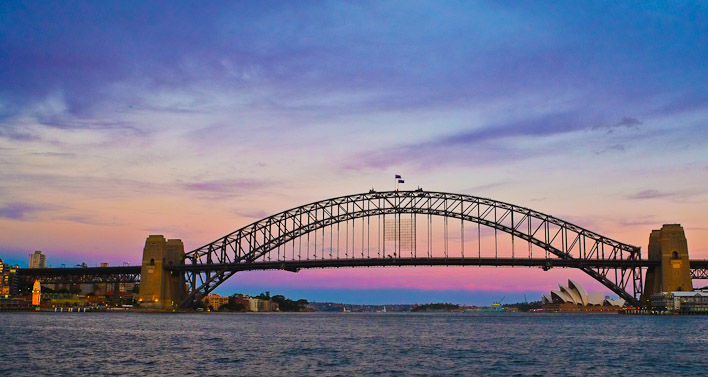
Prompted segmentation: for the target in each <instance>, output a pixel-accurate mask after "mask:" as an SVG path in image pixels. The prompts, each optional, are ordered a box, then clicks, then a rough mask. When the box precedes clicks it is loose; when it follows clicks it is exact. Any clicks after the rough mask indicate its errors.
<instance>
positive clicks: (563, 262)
mask: <svg viewBox="0 0 708 377" xmlns="http://www.w3.org/2000/svg"><path fill="white" fill-rule="evenodd" d="M690 264H691V269H692V270H704V271H708V260H706V259H699V260H691V261H690ZM658 265H659V262H658V261H650V260H646V259H643V260H619V259H618V260H596V259H595V260H594V259H590V260H587V259H586V260H579V259H546V258H533V259H528V258H525V259H522V258H363V259H310V260H299V261H270V262H253V263H233V264H196V265H192V264H183V265H178V266H169V267H166V268H165V269H166V270H170V271H183V272H187V271H190V272H213V271H224V270H228V271H256V270H287V271H297V270H300V269H306V268H337V267H386V266H496V267H513V266H518V267H549V268H550V267H574V268H578V267H590V268H603V267H608V268H632V267H650V266H658ZM140 269H141V266H115V267H60V268H32V269H29V268H20V269H17V276H19V277H22V276H42V277H67V276H94V277H98V278H100V277H106V278H107V277H111V276H119V275H122V276H126V277H129V276H131V275H139V274H140Z"/></svg>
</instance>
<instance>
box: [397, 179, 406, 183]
mask: <svg viewBox="0 0 708 377" xmlns="http://www.w3.org/2000/svg"><path fill="white" fill-rule="evenodd" d="M398 183H406V182H405V181H404V180H402V179H399V180H398Z"/></svg>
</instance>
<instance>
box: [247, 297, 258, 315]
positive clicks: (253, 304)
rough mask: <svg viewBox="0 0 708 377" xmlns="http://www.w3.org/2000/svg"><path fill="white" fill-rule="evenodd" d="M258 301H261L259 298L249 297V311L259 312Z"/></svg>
mask: <svg viewBox="0 0 708 377" xmlns="http://www.w3.org/2000/svg"><path fill="white" fill-rule="evenodd" d="M258 301H260V300H259V299H257V298H253V297H249V298H248V311H249V312H257V311H258Z"/></svg>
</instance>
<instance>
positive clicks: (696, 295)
mask: <svg viewBox="0 0 708 377" xmlns="http://www.w3.org/2000/svg"><path fill="white" fill-rule="evenodd" d="M651 306H652V308H653V309H654V310H658V311H667V312H674V313H680V314H708V290H697V291H690V292H684V291H676V292H661V293H657V294H655V295H652V296H651Z"/></svg>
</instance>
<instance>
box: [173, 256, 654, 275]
mask: <svg viewBox="0 0 708 377" xmlns="http://www.w3.org/2000/svg"><path fill="white" fill-rule="evenodd" d="M658 264H659V262H657V261H647V260H579V259H546V258H534V259H528V258H526V259H521V258H363V259H310V260H299V261H271V262H260V261H259V262H253V263H233V264H208V265H207V264H196V265H192V264H185V265H179V266H171V267H166V269H167V270H171V271H185V272H186V271H189V272H210V271H212V272H213V271H254V270H287V271H297V270H300V269H305V268H338V267H386V266H496V267H504V266H506V267H513V266H519V267H547V268H551V267H575V268H578V267H590V268H602V267H607V268H633V267H648V266H655V265H658Z"/></svg>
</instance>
